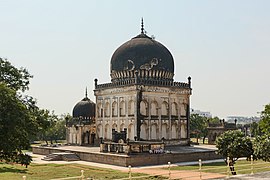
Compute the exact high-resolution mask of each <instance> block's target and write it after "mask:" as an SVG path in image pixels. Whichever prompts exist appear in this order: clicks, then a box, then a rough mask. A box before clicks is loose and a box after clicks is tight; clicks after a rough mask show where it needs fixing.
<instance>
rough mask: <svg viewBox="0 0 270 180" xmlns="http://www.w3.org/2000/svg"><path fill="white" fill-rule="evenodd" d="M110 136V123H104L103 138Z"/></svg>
mask: <svg viewBox="0 0 270 180" xmlns="http://www.w3.org/2000/svg"><path fill="white" fill-rule="evenodd" d="M109 138H110V125H109V124H106V125H105V132H104V139H109Z"/></svg>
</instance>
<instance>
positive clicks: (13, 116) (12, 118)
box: [0, 82, 38, 167]
mask: <svg viewBox="0 0 270 180" xmlns="http://www.w3.org/2000/svg"><path fill="white" fill-rule="evenodd" d="M37 126H38V124H37V123H36V121H35V118H34V117H33V115H32V114H31V112H30V111H29V109H28V108H27V106H26V105H25V104H24V103H23V102H22V100H21V99H20V98H19V97H18V96H17V94H16V91H15V90H14V89H11V88H9V87H8V86H7V85H6V84H4V83H2V82H0V132H1V133H0V142H1V143H0V158H1V159H2V160H5V161H7V162H10V161H12V162H18V163H21V164H23V165H26V167H27V165H29V163H30V162H31V157H29V156H28V155H26V154H23V152H22V150H23V149H28V148H29V146H30V143H29V139H30V137H31V136H33V135H34V134H35V133H36V132H37Z"/></svg>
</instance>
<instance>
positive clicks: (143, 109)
mask: <svg viewBox="0 0 270 180" xmlns="http://www.w3.org/2000/svg"><path fill="white" fill-rule="evenodd" d="M147 111H148V107H147V101H141V102H140V113H141V114H142V115H144V116H147V115H148V113H147Z"/></svg>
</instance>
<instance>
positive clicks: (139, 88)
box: [67, 21, 191, 145]
mask: <svg viewBox="0 0 270 180" xmlns="http://www.w3.org/2000/svg"><path fill="white" fill-rule="evenodd" d="M110 77H111V82H110V83H99V82H98V80H97V79H95V81H94V83H95V89H94V95H95V97H96V99H95V103H94V102H92V101H91V100H90V99H89V98H88V97H87V93H86V97H85V98H83V99H82V100H81V101H80V102H78V103H77V104H76V105H75V107H74V109H73V114H72V115H73V118H72V119H71V120H67V142H68V143H69V144H77V145H89V144H90V145H91V144H94V143H95V144H96V142H100V140H103V141H111V140H112V138H113V137H112V136H113V132H115V131H116V132H119V133H120V132H123V133H126V138H127V139H128V140H129V141H156V142H159V141H163V142H164V143H165V144H171V145H176V144H182V145H185V144H188V143H189V113H190V112H189V109H190V95H191V78H190V77H188V79H187V82H177V81H174V59H173V56H172V54H171V53H170V51H169V50H168V49H167V48H166V47H165V46H164V45H162V44H161V43H159V42H158V41H156V40H155V39H154V38H151V37H149V36H147V35H146V33H145V30H144V25H143V21H142V24H141V33H140V34H139V35H137V36H135V37H133V38H132V39H131V40H129V41H127V42H125V43H124V44H122V45H121V46H120V47H119V48H117V49H116V51H115V52H114V53H113V55H112V57H111V61H110Z"/></svg>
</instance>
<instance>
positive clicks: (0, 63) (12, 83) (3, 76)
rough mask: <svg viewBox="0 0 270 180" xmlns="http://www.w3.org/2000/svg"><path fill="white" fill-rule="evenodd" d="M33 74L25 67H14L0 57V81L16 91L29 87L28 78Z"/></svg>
mask: <svg viewBox="0 0 270 180" xmlns="http://www.w3.org/2000/svg"><path fill="white" fill-rule="evenodd" d="M32 77H33V76H32V75H31V74H29V72H28V71H27V70H26V69H25V68H20V69H18V68H16V67H15V66H13V65H11V63H10V62H9V61H7V60H6V59H3V58H1V57H0V82H2V83H5V84H6V85H7V86H8V87H9V88H11V89H13V90H15V91H18V90H21V91H25V90H28V89H29V87H28V86H29V83H30V81H29V80H30V78H32Z"/></svg>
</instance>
